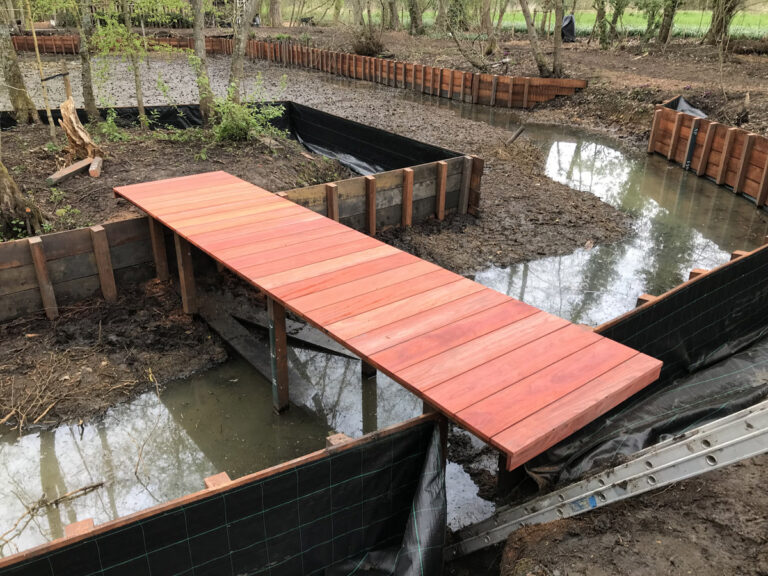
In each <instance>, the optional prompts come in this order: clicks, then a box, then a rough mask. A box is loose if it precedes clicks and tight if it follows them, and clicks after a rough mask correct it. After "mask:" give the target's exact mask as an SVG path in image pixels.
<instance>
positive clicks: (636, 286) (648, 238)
mask: <svg viewBox="0 0 768 576" xmlns="http://www.w3.org/2000/svg"><path fill="white" fill-rule="evenodd" d="M528 134H529V137H531V138H532V139H533V140H534V142H536V143H537V144H538V145H539V146H541V147H542V149H543V150H544V151H545V153H546V166H545V167H546V172H547V175H548V176H550V177H551V178H553V179H554V180H557V181H559V182H562V183H563V184H566V185H568V186H571V187H572V188H575V189H578V190H582V191H585V192H590V193H592V194H595V195H596V196H598V197H599V198H600V199H602V200H604V201H605V202H607V203H608V204H611V205H612V206H614V207H616V208H618V209H620V210H622V211H624V212H626V213H628V214H630V215H631V216H632V217H633V218H634V219H635V224H634V234H633V235H631V236H630V237H629V238H627V239H625V240H624V241H622V242H618V243H615V244H611V245H603V246H597V247H594V248H591V249H589V248H586V247H585V248H584V249H580V250H576V251H575V252H574V253H572V254H569V255H567V256H559V257H552V258H543V259H540V260H536V261H533V262H529V263H526V264H520V265H516V266H512V267H509V268H491V269H488V270H483V271H480V272H478V273H477V275H476V280H477V281H478V282H481V283H483V284H485V285H487V286H490V287H492V288H494V289H496V290H499V291H501V292H504V293H506V294H509V295H511V296H514V297H516V298H519V299H523V300H525V301H526V302H528V303H530V304H533V305H534V306H537V307H539V308H542V309H544V310H547V311H549V312H552V313H553V314H557V315H558V316H561V317H563V318H567V319H569V320H571V321H572V322H578V323H583V324H590V325H596V324H600V323H601V322H605V321H607V320H610V319H611V318H614V317H615V316H617V315H619V314H621V313H623V312H625V311H627V310H629V309H631V308H632V307H634V305H635V302H636V300H637V297H638V296H639V295H640V294H642V293H648V294H660V293H662V292H665V291H666V290H669V289H670V288H672V287H674V286H676V285H678V284H680V283H681V282H684V281H685V280H686V279H687V278H688V273H689V271H690V270H691V269H692V268H713V267H715V266H717V265H719V264H722V263H723V262H726V261H727V260H728V259H729V257H730V253H731V252H733V251H734V250H750V249H753V248H756V247H757V246H759V245H760V244H761V243H762V239H763V238H764V236H765V233H766V229H767V228H768V226H767V225H766V222H767V218H766V215H765V214H764V213H763V212H762V211H757V210H755V207H754V205H753V204H752V203H750V202H749V201H748V200H746V199H744V198H741V197H737V196H735V195H733V194H731V193H730V192H728V191H727V190H726V189H724V188H720V187H718V186H716V185H715V184H713V183H711V182H709V181H707V180H704V179H701V178H697V177H696V176H695V175H694V174H691V173H687V172H684V171H683V170H681V169H680V168H679V167H677V166H674V165H671V164H669V163H667V161H666V160H664V159H663V158H661V157H659V156H644V155H643V156H631V155H628V154H627V153H625V152H623V151H621V150H619V149H618V148H617V147H616V146H615V145H613V144H612V143H611V142H610V141H605V140H601V139H595V138H594V136H590V139H589V140H587V139H586V137H585V136H584V135H583V134H582V133H580V132H579V131H574V130H569V129H563V128H561V127H552V126H533V127H531V126H529V128H528Z"/></svg>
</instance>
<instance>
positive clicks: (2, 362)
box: [0, 281, 227, 433]
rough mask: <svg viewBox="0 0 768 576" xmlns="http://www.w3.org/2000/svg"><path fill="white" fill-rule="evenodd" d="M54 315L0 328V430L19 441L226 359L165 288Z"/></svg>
mask: <svg viewBox="0 0 768 576" xmlns="http://www.w3.org/2000/svg"><path fill="white" fill-rule="evenodd" d="M59 313H60V317H59V318H58V319H57V320H55V321H54V322H51V321H49V320H47V319H46V317H45V315H44V314H42V313H41V314H38V315H35V316H32V317H26V318H21V319H18V320H15V321H11V322H6V323H4V324H0V343H2V345H1V346H0V414H2V416H0V422H3V423H5V424H6V425H8V426H10V427H12V428H13V429H14V430H17V431H19V433H21V432H22V431H23V430H26V429H29V428H34V427H46V428H47V427H53V426H56V425H58V424H61V423H62V422H65V421H66V422H78V421H80V422H83V421H86V420H91V419H92V418H95V417H98V416H99V415H101V414H103V413H104V412H105V411H106V410H107V409H108V408H109V407H110V406H113V405H115V404H117V403H119V402H122V401H125V400H128V399H130V398H132V397H133V396H135V395H136V394H140V393H141V392H144V391H146V390H148V389H154V388H155V387H158V388H159V387H160V386H163V385H164V384H166V383H167V382H169V381H171V380H175V379H178V378H185V377H187V376H189V375H191V374H193V373H194V372H197V371H199V370H204V369H206V368H209V367H210V366H212V365H214V364H216V363H219V362H222V361H224V360H225V359H226V358H227V353H226V351H225V349H224V347H223V345H222V344H221V342H220V341H219V340H218V338H217V337H215V336H214V335H213V333H212V332H211V331H210V330H209V328H208V326H207V325H206V324H205V323H204V322H202V321H201V320H199V319H196V318H194V317H192V316H188V315H186V314H184V313H183V312H182V310H181V307H180V301H179V297H178V296H177V294H176V292H175V291H174V290H173V288H172V286H171V285H170V284H169V283H161V282H159V281H150V282H147V283H145V284H142V285H140V286H133V287H128V288H125V287H120V290H119V296H118V300H117V302H115V303H113V304H108V303H106V302H105V301H104V300H102V299H101V298H91V299H89V300H85V301H83V302H80V303H78V304H77V305H74V306H69V307H61V306H60V307H59Z"/></svg>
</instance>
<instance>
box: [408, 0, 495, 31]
mask: <svg viewBox="0 0 768 576" xmlns="http://www.w3.org/2000/svg"><path fill="white" fill-rule="evenodd" d="M483 1H487V2H489V3H490V0H483ZM408 14H409V15H410V17H411V24H410V27H409V31H410V33H411V34H415V35H421V34H424V23H423V22H422V19H421V8H420V7H419V0H408Z"/></svg>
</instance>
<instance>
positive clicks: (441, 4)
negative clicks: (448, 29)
mask: <svg viewBox="0 0 768 576" xmlns="http://www.w3.org/2000/svg"><path fill="white" fill-rule="evenodd" d="M446 2H447V0H437V17H436V18H435V27H436V28H437V29H438V30H445V24H446V19H447V18H448V14H447V12H448V10H447V7H446V5H445V4H446Z"/></svg>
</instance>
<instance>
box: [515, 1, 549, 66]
mask: <svg viewBox="0 0 768 576" xmlns="http://www.w3.org/2000/svg"><path fill="white" fill-rule="evenodd" d="M520 10H521V11H522V13H523V18H525V27H526V28H527V29H528V40H529V41H530V43H531V53H532V54H533V59H534V60H535V61H536V68H538V69H539V76H541V77H543V78H548V77H549V76H551V72H550V69H549V63H548V62H547V58H546V57H545V56H544V53H543V52H542V51H541V47H540V46H539V39H538V37H537V36H536V27H535V26H534V25H533V18H532V17H531V9H530V7H529V6H528V0H520Z"/></svg>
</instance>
